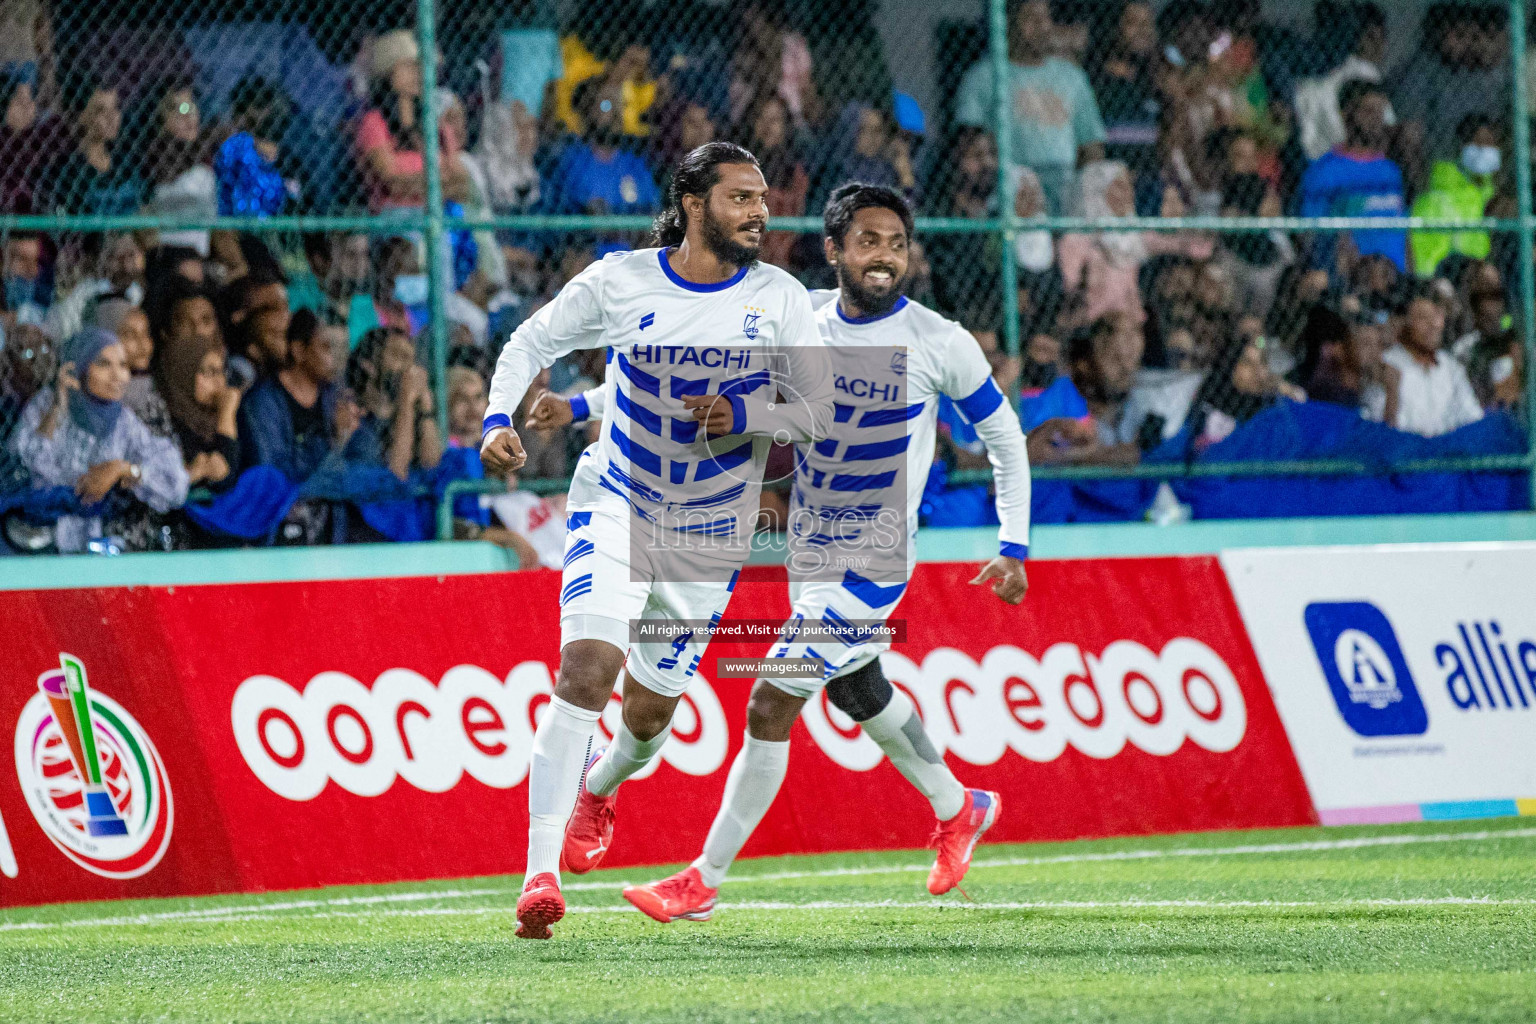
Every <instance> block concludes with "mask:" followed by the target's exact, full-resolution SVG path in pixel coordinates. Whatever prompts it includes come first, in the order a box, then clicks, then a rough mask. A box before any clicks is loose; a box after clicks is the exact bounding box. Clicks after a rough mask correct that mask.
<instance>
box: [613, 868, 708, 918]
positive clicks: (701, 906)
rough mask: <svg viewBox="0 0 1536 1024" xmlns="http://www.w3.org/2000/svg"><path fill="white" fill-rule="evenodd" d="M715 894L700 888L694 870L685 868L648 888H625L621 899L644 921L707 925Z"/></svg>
mask: <svg viewBox="0 0 1536 1024" xmlns="http://www.w3.org/2000/svg"><path fill="white" fill-rule="evenodd" d="M719 892H720V890H719V889H711V888H710V887H709V886H707V885H705V884H704V879H703V878H701V877H699V869H698V868H687V869H686V870H684V871H682V872H680V873H678V874H675V875H673V876H672V877H671V878H663V879H662V880H661V881H659V882H652V883H650V884H649V885H626V886H625V887H624V898H625V899H627V900H629V902H631V903H633V904H634V905H635V906H636V907H637V908H639V910H640V913H642V914H644V915H645V916H646V917H649V918H652V919H653V920H656V921H660V922H661V923H662V924H670V923H671V922H673V921H676V920H678V919H679V918H687V919H688V920H690V921H708V920H709V915H710V914H713V913H714V912H715V897H716V896H717V895H718V894H719Z"/></svg>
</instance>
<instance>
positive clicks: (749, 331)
mask: <svg viewBox="0 0 1536 1024" xmlns="http://www.w3.org/2000/svg"><path fill="white" fill-rule="evenodd" d="M742 308H743V309H745V310H746V311H747V316H746V319H744V320H742V322H741V333H742V334H745V335H746V336H747V337H748V338H749V339H751V338H755V337H757V331H758V327H757V321H758V320H759V319H761V318H762V315H763V314H764V313H766V312H768V311H767V310H766V309H759V308H758V307H756V306H743V307H742Z"/></svg>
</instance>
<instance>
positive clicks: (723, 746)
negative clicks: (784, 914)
mask: <svg viewBox="0 0 1536 1024" xmlns="http://www.w3.org/2000/svg"><path fill="white" fill-rule="evenodd" d="M883 664H884V666H885V670H886V674H887V675H888V676H889V677H890V678H891V681H892V682H893V683H894V684H895V685H897V686H899V687H901V688H902V689H903V690H905V691H906V692H907V693H908V694H909V695H911V697H912V698H913V701H914V702H915V703H916V704H917V706H918V709H919V711H920V712H921V714H922V716H923V720H924V724H925V727H926V729H927V731H928V734H929V735H930V736H931V737H932V739H933V742H934V744H935V746H936V747H938V749H939V750H940V751H941V752H943V751H946V750H947V751H949V752H951V753H953V754H955V755H956V756H957V757H959V758H961V759H963V760H965V761H968V762H970V763H972V764H991V763H993V762H995V761H997V760H998V759H999V758H1000V757H1002V756H1003V754H1004V752H1005V751H1007V750H1010V749H1011V750H1013V751H1015V752H1016V753H1017V754H1019V755H1020V756H1022V757H1024V758H1027V759H1029V760H1032V761H1052V760H1055V759H1056V758H1057V757H1060V756H1061V755H1062V753H1063V752H1064V751H1065V750H1066V748H1067V747H1068V746H1071V747H1073V748H1075V749H1076V750H1078V751H1080V752H1081V753H1083V754H1086V755H1088V756H1089V757H1094V758H1110V757H1114V756H1115V755H1116V754H1118V753H1120V751H1121V750H1122V749H1124V747H1125V745H1126V744H1127V743H1129V744H1131V745H1132V746H1134V747H1136V748H1138V749H1140V750H1143V751H1146V752H1147V753H1150V754H1154V755H1160V756H1161V755H1169V754H1173V753H1174V752H1176V751H1177V750H1179V749H1180V747H1182V746H1183V745H1184V744H1185V743H1186V742H1192V743H1194V744H1195V745H1196V746H1198V747H1201V748H1203V749H1206V750H1210V751H1215V752H1224V751H1228V750H1232V749H1233V748H1235V747H1236V746H1237V745H1238V744H1239V743H1240V742H1242V739H1243V736H1244V734H1245V732H1246V730H1247V721H1248V717H1247V708H1246V705H1245V703H1244V700H1243V694H1242V690H1241V688H1240V687H1239V685H1238V683H1237V680H1236V678H1235V677H1234V676H1233V674H1232V671H1231V669H1230V668H1228V667H1227V664H1226V662H1224V661H1223V660H1222V659H1221V657H1220V655H1218V654H1217V653H1216V652H1215V651H1214V650H1212V649H1211V648H1210V647H1208V646H1206V645H1205V644H1203V643H1201V642H1200V641H1198V640H1194V639H1192V638H1189V637H1178V638H1175V639H1174V640H1171V641H1170V642H1168V643H1167V644H1166V645H1164V647H1163V648H1162V650H1161V651H1154V650H1152V649H1150V648H1148V647H1146V646H1144V645H1142V644H1139V643H1135V642H1132V641H1126V640H1122V641H1117V642H1115V643H1112V644H1110V645H1109V646H1108V647H1106V648H1105V649H1104V651H1103V652H1101V653H1098V654H1094V653H1092V652H1089V651H1084V650H1082V649H1081V648H1080V647H1078V646H1077V645H1075V644H1070V643H1058V644H1055V645H1053V646H1051V647H1050V648H1048V649H1047V650H1046V652H1045V653H1044V654H1043V655H1042V656H1041V657H1040V658H1038V659H1036V658H1034V657H1032V656H1031V655H1029V654H1027V653H1026V652H1024V651H1022V650H1020V649H1019V648H1017V647H1012V646H1008V645H1003V646H998V647H994V648H992V649H991V650H990V651H988V652H987V654H986V655H985V656H984V657H983V658H982V659H981V661H980V662H977V661H976V660H974V659H973V658H971V657H970V656H969V655H967V654H965V653H964V652H961V651H958V650H954V649H952V648H943V647H941V648H936V649H934V650H932V651H930V652H928V654H927V655H926V656H925V657H924V658H923V659H922V661H921V662H915V661H912V660H911V659H908V658H906V657H905V656H903V655H900V654H896V653H892V652H887V653H886V654H885V655H884V656H883ZM552 689H553V680H552V679H551V676H550V671H549V667H548V666H547V665H545V664H544V663H543V662H537V661H530V662H524V663H522V664H520V665H518V666H516V667H515V668H514V669H512V671H511V672H509V673H508V674H507V676H506V678H505V679H499V678H497V677H496V676H495V675H493V674H491V673H490V672H488V671H486V670H485V669H483V668H480V667H478V666H475V665H459V666H456V667H455V668H452V669H450V670H449V671H448V672H447V673H445V674H444V675H443V677H442V679H441V680H439V681H438V682H436V683H433V682H432V681H431V680H429V679H427V678H426V677H425V676H422V675H421V674H419V673H416V672H413V671H411V670H409V669H404V668H392V669H389V670H387V671H385V672H383V673H381V674H380V675H379V676H378V677H377V678H376V679H375V680H374V681H373V683H372V685H371V686H370V685H366V684H364V683H363V682H361V681H360V680H358V679H355V678H353V677H352V676H350V675H347V674H345V673H343V672H337V671H326V672H321V673H319V674H317V675H316V676H314V677H313V678H311V679H310V680H309V681H308V682H307V683H305V684H303V685H302V687H294V686H292V685H290V684H289V683H288V682H286V681H284V680H282V679H278V678H276V677H274V676H269V675H258V676H252V677H250V678H248V679H246V680H245V681H244V682H242V683H241V684H240V686H239V688H238V689H237V690H236V692H235V697H234V700H233V702H232V705H231V708H230V718H231V726H232V727H233V730H234V735H235V742H236V744H237V745H238V746H239V749H240V753H241V755H242V756H243V757H244V759H245V762H246V764H247V765H248V766H249V767H250V769H251V771H252V772H253V773H255V775H256V777H257V778H258V779H260V780H261V782H262V783H263V784H265V785H266V786H267V788H269V789H270V790H272V791H273V792H275V793H277V794H279V795H281V796H284V797H286V798H288V799H290V800H310V799H313V798H314V797H316V796H318V795H320V793H321V792H322V791H324V789H325V788H326V785H327V783H330V782H334V783H335V784H336V785H338V786H339V787H341V788H342V789H344V790H346V791H348V792H350V793H354V794H356V795H358V796H377V795H379V794H381V793H383V792H385V791H386V790H388V789H389V788H390V787H391V786H392V785H394V784H395V783H396V781H397V780H399V781H401V782H403V783H405V784H407V785H410V786H413V787H415V788H417V789H420V790H424V791H426V792H431V793H442V792H446V791H448V790H450V789H453V788H454V787H455V786H457V785H458V784H459V781H460V780H461V779H462V778H463V777H464V776H465V775H466V774H467V775H469V776H471V777H473V778H475V779H476V780H478V781H480V782H481V783H484V784H485V785H488V786H493V787H496V788H499V789H510V788H512V787H514V786H517V785H518V784H520V783H521V782H522V781H523V779H524V778H525V777H526V775H527V771H528V759H529V755H530V753H531V750H532V746H533V733H534V730H535V729H536V728H537V726H538V719H539V716H540V715H541V714H542V712H543V709H544V707H545V705H546V704H547V703H548V702H549V695H550V692H551V691H552ZM618 716H619V704H618V700H617V697H615V699H614V700H613V701H612V702H610V703H609V705H608V708H607V710H606V711H605V712H604V715H603V718H602V720H601V732H602V733H604V734H606V735H608V736H610V737H611V736H612V735H613V733H614V731H615V730H616V729H617V727H618ZM805 723H806V725H807V727H808V728H809V730H810V733H811V736H812V737H813V738H814V739H815V741H816V743H817V744H818V745H819V746H820V747H821V749H822V750H823V751H825V752H826V754H827V756H828V757H830V758H832V760H834V761H835V762H837V763H838V764H839V765H841V766H842V767H844V768H846V769H848V770H850V771H867V770H869V769H871V768H873V767H874V766H875V765H876V764H878V763H879V761H880V759H881V757H882V756H883V755H882V754H881V752H880V749H879V747H877V746H876V745H875V744H874V742H873V741H872V740H870V739H869V738H868V737H866V736H864V735H863V733H862V731H861V730H860V729H859V727H858V726H857V725H856V724H855V723H854V722H852V721H851V720H849V719H848V718H846V717H844V716H843V715H842V714H841V712H838V711H836V710H835V709H833V708H830V707H829V706H827V705H826V702H825V700H824V699H822V700H819V701H812V702H810V703H809V704H808V705H807V707H806V712H805ZM727 731H728V730H727V724H726V718H725V713H724V711H723V710H722V708H721V706H720V701H719V698H718V697H717V696H716V695H715V691H714V688H713V687H712V686H711V685H710V682H709V680H708V679H707V678H706V677H705V676H704V674H703V673H697V674H695V676H694V679H693V682H692V683H691V684H690V686H689V688H688V690H687V692H686V693H685V694H684V695H683V699H682V700H681V701H680V702H679V703H678V708H677V713H676V717H675V718H674V720H673V727H672V734H671V737H670V738H669V739H668V741H667V743H666V745H665V746H664V747H663V748H662V755H661V758H660V759H659V760H658V761H657V762H656V764H660V763H661V762H662V761H665V762H666V763H668V764H670V765H671V766H672V767H673V768H675V769H677V770H678V771H681V772H685V773H687V774H690V775H699V776H702V775H710V774H713V773H714V772H716V771H719V770H720V769H721V767H722V766H723V765H724V764H725V758H726V754H727V752H728V750H729V737H728V735H727ZM654 768H655V765H653V766H652V767H650V768H647V769H646V772H645V773H642V776H637V777H643V775H644V774H647V773H649V772H650V771H653V770H654Z"/></svg>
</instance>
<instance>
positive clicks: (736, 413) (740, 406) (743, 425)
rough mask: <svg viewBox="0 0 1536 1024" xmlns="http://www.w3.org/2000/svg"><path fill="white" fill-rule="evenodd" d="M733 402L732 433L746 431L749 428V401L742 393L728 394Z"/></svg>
mask: <svg viewBox="0 0 1536 1024" xmlns="http://www.w3.org/2000/svg"><path fill="white" fill-rule="evenodd" d="M725 397H726V398H727V399H729V400H730V403H731V433H733V434H741V433H745V431H746V429H747V403H746V402H744V401H742V398H741V396H740V395H726V396H725Z"/></svg>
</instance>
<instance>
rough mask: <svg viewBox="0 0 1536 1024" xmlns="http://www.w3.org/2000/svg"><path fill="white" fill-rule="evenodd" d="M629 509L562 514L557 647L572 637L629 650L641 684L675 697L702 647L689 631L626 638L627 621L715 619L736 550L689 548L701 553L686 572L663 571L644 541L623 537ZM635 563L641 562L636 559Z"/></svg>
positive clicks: (729, 584)
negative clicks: (642, 639) (650, 639)
mask: <svg viewBox="0 0 1536 1024" xmlns="http://www.w3.org/2000/svg"><path fill="white" fill-rule="evenodd" d="M630 530H631V516H630V513H629V510H628V509H616V510H614V511H608V510H596V511H591V512H572V513H569V514H568V515H567V516H566V537H565V563H564V568H563V570H562V573H561V578H560V646H561V648H562V649H563V648H564V647H565V645H566V644H568V643H570V642H571V641H573V640H603V641H606V642H608V643H610V644H612V645H613V646H615V647H617V648H618V649H619V650H621V651H626V652H628V657H627V658H626V659H625V663H624V664H625V667H626V668H627V669H629V674H630V675H632V676H634V677H635V679H636V680H637V681H638V682H640V683H641V684H643V685H644V686H645V687H646V688H647V689H649V690H653V691H655V692H656V693H659V694H661V695H662V696H665V697H678V696H681V695H682V693H683V691H684V690H686V689H687V688H688V683H689V681H690V680H692V679H693V674H694V672H695V671H697V669H698V667H699V661H700V660H701V659H702V658H703V657H704V648H705V647H707V646H708V643H709V640H708V636H707V635H706V636H702V637H700V639H698V640H694V639H691V636H692V635H693V634H688V635H685V636H682V637H678V638H676V639H674V640H671V641H669V642H658V643H631V642H630V623H631V622H636V621H645V620H680V619H698V620H705V621H716V622H718V621H719V619H720V617H721V616H722V615H723V614H725V606H726V605H727V604H728V603H729V602H730V600H731V591H733V590H735V589H736V579H737V577H738V576H739V575H740V572H741V561H742V559H741V557H740V556H738V555H729V556H727V555H724V554H720V553H716V554H714V555H710V554H709V553H707V552H706V553H703V554H699V553H690V557H691V558H696V559H698V560H700V562H699V564H696V565H690V566H689V567H688V572H687V573H686V575H688V576H691V577H692V578H693V579H694V580H695V581H703V582H675V581H674V580H673V579H671V577H676V576H678V575H685V574H684V573H680V572H677V571H675V569H674V570H673V571H663V572H662V575H663V576H664V577H668V578H666V579H661V580H658V579H656V578H655V577H656V575H657V565H658V563H659V562H660V559H659V558H656V557H655V555H654V553H652V552H650V551H647V550H646V548H645V546H644V545H643V544H642V545H636V544H634V543H633V542H632V538H631V536H630ZM637 562H639V563H640V564H636V563H637Z"/></svg>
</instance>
